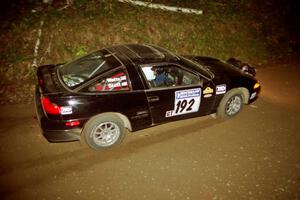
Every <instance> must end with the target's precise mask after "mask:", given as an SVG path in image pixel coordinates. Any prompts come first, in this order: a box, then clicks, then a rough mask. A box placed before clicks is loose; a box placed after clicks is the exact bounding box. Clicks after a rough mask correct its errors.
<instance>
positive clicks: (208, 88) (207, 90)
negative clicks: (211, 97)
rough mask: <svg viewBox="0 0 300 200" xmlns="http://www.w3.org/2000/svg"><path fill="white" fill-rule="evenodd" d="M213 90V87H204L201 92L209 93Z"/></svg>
mask: <svg viewBox="0 0 300 200" xmlns="http://www.w3.org/2000/svg"><path fill="white" fill-rule="evenodd" d="M213 92H214V89H212V88H211V87H206V88H205V89H204V90H203V94H211V93H213Z"/></svg>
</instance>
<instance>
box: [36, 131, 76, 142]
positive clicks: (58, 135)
mask: <svg viewBox="0 0 300 200" xmlns="http://www.w3.org/2000/svg"><path fill="white" fill-rule="evenodd" d="M42 132H43V135H44V137H45V138H46V139H47V140H48V141H49V142H71V141H77V140H80V133H81V129H79V128H75V129H71V130H42Z"/></svg>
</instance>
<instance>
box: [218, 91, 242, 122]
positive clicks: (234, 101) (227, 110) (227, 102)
mask: <svg viewBox="0 0 300 200" xmlns="http://www.w3.org/2000/svg"><path fill="white" fill-rule="evenodd" d="M243 102H244V99H243V93H242V92H241V91H240V90H239V89H232V90H230V91H229V92H227V93H226V94H225V96H224V97H223V99H222V100H221V102H220V104H219V107H218V109H217V116H218V118H222V119H226V118H231V117H234V116H235V115H237V114H238V113H239V112H240V111H241V110H242V108H243Z"/></svg>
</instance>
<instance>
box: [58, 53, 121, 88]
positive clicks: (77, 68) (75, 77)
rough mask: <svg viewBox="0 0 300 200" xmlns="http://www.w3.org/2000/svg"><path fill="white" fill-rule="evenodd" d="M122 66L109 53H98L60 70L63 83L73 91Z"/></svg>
mask: <svg viewBox="0 0 300 200" xmlns="http://www.w3.org/2000/svg"><path fill="white" fill-rule="evenodd" d="M118 66H121V63H119V62H118V61H117V60H116V58H115V57H114V56H113V55H112V54H109V53H105V52H103V51H101V50H100V51H96V52H93V53H91V54H88V55H86V56H83V57H81V58H79V59H77V60H75V61H73V62H70V63H68V64H65V65H63V66H62V67H60V68H59V74H60V76H61V78H62V80H63V82H64V83H65V84H66V85H67V86H68V87H69V88H71V89H73V88H75V87H77V86H79V85H82V84H83V83H85V82H86V81H88V80H91V79H92V78H94V77H96V76H97V75H99V74H101V73H103V72H106V71H107V70H109V69H112V68H116V67H118Z"/></svg>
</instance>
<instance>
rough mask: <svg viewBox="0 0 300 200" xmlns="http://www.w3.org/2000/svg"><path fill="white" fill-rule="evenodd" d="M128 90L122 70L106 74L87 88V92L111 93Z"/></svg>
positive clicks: (127, 83)
mask: <svg viewBox="0 0 300 200" xmlns="http://www.w3.org/2000/svg"><path fill="white" fill-rule="evenodd" d="M126 90H129V81H128V76H127V73H126V71H125V70H124V69H120V70H114V71H110V72H108V73H106V74H105V75H103V76H102V77H101V78H99V79H98V80H97V81H96V82H95V83H93V84H91V86H89V87H88V91H89V92H111V91H114V92H115V91H126Z"/></svg>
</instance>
